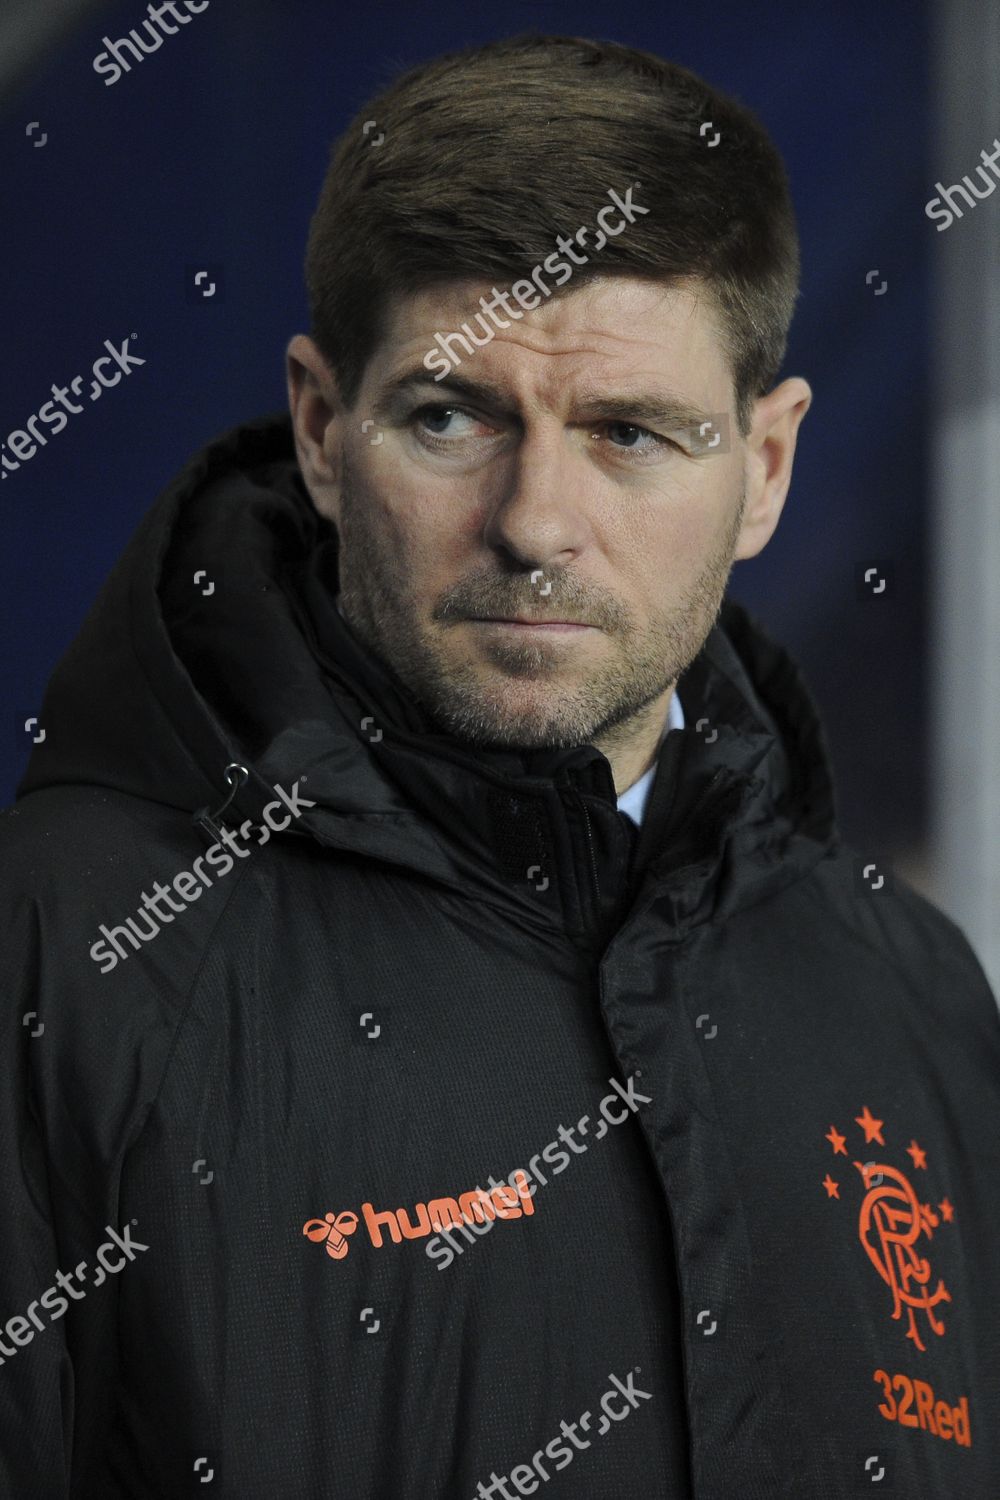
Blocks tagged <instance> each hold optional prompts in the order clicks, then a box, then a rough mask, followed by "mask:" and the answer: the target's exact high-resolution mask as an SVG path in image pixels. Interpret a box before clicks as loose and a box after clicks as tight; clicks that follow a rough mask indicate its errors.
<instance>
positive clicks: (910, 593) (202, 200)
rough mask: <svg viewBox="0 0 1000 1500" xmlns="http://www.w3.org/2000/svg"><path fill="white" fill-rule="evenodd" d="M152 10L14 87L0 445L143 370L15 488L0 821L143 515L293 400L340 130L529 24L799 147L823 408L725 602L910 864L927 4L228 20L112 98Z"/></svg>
mask: <svg viewBox="0 0 1000 1500" xmlns="http://www.w3.org/2000/svg"><path fill="white" fill-rule="evenodd" d="M10 3H11V4H12V5H13V3H14V0H10ZM72 9H73V7H72V6H71V5H69V4H68V3H67V6H66V13H67V15H68V14H69V12H71V11H72ZM34 15H35V22H34V24H35V25H36V27H37V28H38V29H39V31H40V30H41V29H42V28H41V21H40V18H39V16H38V11H37V7H36V9H35V11H34ZM145 15H146V12H145V8H144V6H143V5H141V4H139V3H125V4H114V5H95V4H91V5H84V6H83V7H82V8H81V10H80V13H79V15H78V16H77V17H76V18H75V22H74V25H73V26H71V27H65V26H64V27H63V28H62V29H61V30H60V31H59V33H58V34H57V35H56V36H55V37H54V38H52V39H50V40H48V42H47V45H46V47H45V49H44V52H42V51H41V49H40V48H39V49H38V50H37V51H36V50H35V49H34V47H33V46H31V45H28V46H26V47H25V49H24V52H23V55H22V54H21V53H18V54H17V56H16V58H15V63H16V64H17V66H14V67H13V68H12V69H11V71H12V72H13V73H14V77H13V78H11V77H10V76H8V78H7V81H6V84H5V86H4V91H3V97H2V110H3V115H2V124H3V129H2V132H0V139H2V146H0V150H2V172H3V182H4V186H5V193H4V198H5V204H4V227H5V233H4V250H5V271H6V274H5V276H4V283H3V291H2V296H3V299H4V307H3V328H4V344H5V358H4V360H3V367H2V376H0V379H2V393H0V394H2V401H0V428H2V429H3V435H4V436H5V435H6V433H8V432H10V431H11V430H12V429H15V428H18V427H20V426H21V425H22V424H23V422H24V420H25V419H26V418H27V416H28V415H29V414H30V413H31V412H34V411H37V410H38V408H39V406H40V405H41V404H42V403H43V402H44V401H45V400H46V399H47V398H48V396H49V393H50V387H51V385H52V383H53V382H56V383H58V384H62V385H65V384H66V383H68V381H69V380H70V379H71V378H72V376H73V375H74V374H76V373H77V372H78V371H82V370H84V369H87V370H89V368H90V366H91V364H92V363H93V361H94V360H95V359H96V358H97V356H98V355H99V354H100V353H101V352H102V345H103V342H104V340H105V339H109V340H111V341H112V342H113V343H114V344H115V345H116V346H117V345H120V344H121V343H122V342H123V341H124V340H125V339H126V338H128V336H129V335H130V334H132V333H135V334H136V335H137V336H136V338H135V339H134V340H133V341H132V343H131V344H130V349H131V351H132V352H133V353H134V354H136V355H138V356H139V357H141V358H144V359H145V360H146V364H145V365H144V366H143V367H142V368H141V369H137V370H135V371H134V372H133V373H132V374H131V375H130V376H129V378H128V379H127V380H124V379H123V380H122V382H121V384H120V385H119V386H118V387H116V388H115V389H114V390H110V391H107V392H106V393H105V394H104V395H103V396H102V397H101V399H100V400H99V401H98V402H96V403H94V404H91V403H90V402H87V403H86V405H85V409H84V411H83V412H82V413H81V414H80V415H78V416H75V417H73V418H71V419H70V422H69V425H68V426H67V427H66V428H65V429H64V430H63V431H62V432H61V433H59V434H58V436H55V437H52V438H51V439H50V441H49V443H48V445H47V446H46V447H45V448H41V449H39V451H38V452H37V453H36V455H35V456H34V457H33V458H32V459H31V460H30V461H29V462H26V463H25V464H24V465H23V466H22V468H21V469H20V470H19V471H18V472H17V473H11V474H9V475H8V476H7V477H6V479H5V480H4V482H3V484H2V488H0V506H2V513H3V523H4V540H5V545H4V548H3V564H2V566H3V588H2V608H3V622H2V623H3V640H4V642H5V674H4V681H5V690H4V703H5V711H6V714H7V717H8V721H9V724H10V732H9V734H7V735H5V736H3V737H2V739H0V792H2V793H3V797H2V800H3V802H4V803H5V804H6V803H8V802H10V801H11V800H12V799H13V794H14V787H15V784H16V782H17V781H18V779H19V777H20V775H21V774H22V771H23V769H24V766H25V764H26V761H27V754H28V744H29V738H28V735H27V734H26V733H25V731H24V721H25V719H26V718H28V717H29V716H31V715H33V714H37V712H38V707H39V704H40V703H41V699H42V693H43V689H44V686H45V683H46V680H47V678H48V675H49V673H50V671H51V669H52V667H53V666H54V664H55V662H56V660H57V659H58V657H59V656H60V654H61V653H62V651H63V650H64V648H65V647H66V645H67V644H68V643H69V641H70V640H71V639H72V637H73V635H74V634H75V632H76V630H77V628H78V626H79V624H80V622H81V620H82V618H83V615H84V613H85V612H86V610H87V608H88V606H89V605H90V603H91V601H92V599H93V597H94V595H95V593H96V592H97V589H98V587H99V585H100V584H101V582H102V580H103V579H104V577H105V576H106V574H107V573H108V571H109V569H110V568H111V566H112V564H113V562H114V561H115V559H116V558H117V556H118V555H119V553H120V552H121V550H122V548H123V546H124V544H125V542H126V540H127V539H128V537H129V536H130V534H131V533H132V531H133V529H134V528H135V526H136V525H137V523H138V521H139V519H140V517H141V516H142V515H143V514H144V512H145V511H146V510H147V509H148V508H149V506H150V505H151V504H152V503H153V501H154V499H155V498H156V496H157V494H158V493H159V492H160V490H161V489H162V488H163V487H164V486H165V485H166V483H167V482H168V481H169V479H170V478H171V477H172V475H173V474H174V473H175V472H176V471H177V470H178V469H179V468H180V467H181V466H182V464H183V463H184V462H185V461H186V459H187V458H188V456H189V455H190V454H191V453H193V452H194V451H195V450H196V449H197V448H198V447H200V446H201V445H202V444H204V443H205V442H206V441H207V440H208V439H210V438H211V437H213V436H215V435H216V434H217V433H219V432H221V431H222V430H223V429H225V428H226V427H228V426H230V425H231V424H233V423H236V422H238V421H241V420H244V419H246V418H249V417H251V416H255V415H257V414H259V413H262V412H265V411H268V410H272V409H274V408H277V407H279V406H282V405H283V404H284V403H285V399H286V398H285V388H284V374H283V353H284V348H285V345H286V343H287V340H288V338H289V337H290V335H291V334H292V333H294V332H297V331H300V330H307V328H308V321H307V314H306V301H305V293H304V287H303V277H302V260H303V254H304V247H305V237H306V231H307V226H308V221H309V217H310V215H311V213H312V210H313V206H314V203H315V199H316V196H317V194H318V191H319V187H320V183H321V181H322V178H323V174H324V171H325V168H326V163H327V157H328V152H329V146H330V143H331V141H332V140H333V138H334V137H335V136H336V135H337V134H338V133H339V131H340V130H341V129H342V128H343V126H344V125H345V123H346V122H347V120H348V119H349V117H350V116H351V115H352V114H353V113H354V111H355V110H356V109H357V108H358V107H359V106H360V105H361V104H362V103H363V101H364V100H365V99H366V98H367V97H368V96H369V95H370V93H371V92H372V91H373V90H374V89H375V88H376V87H378V86H380V85H382V84H383V83H385V82H386V81H387V80H388V79H389V78H390V77H391V76H393V75H394V74H395V73H396V72H397V71H398V70H399V69H401V68H402V67H404V66H409V65H411V64H412V63H414V62H417V61H419V60H421V59H423V58H426V57H429V56H432V55H434V54H436V53H438V52H441V51H446V50H449V49H453V48H455V47H457V46H461V45H465V44H467V43H470V42H474V41H477V40H486V39H488V38H490V37H494V36H501V35H507V34H511V33H514V32H517V31H523V30H526V29H529V28H531V29H538V30H543V31H546V32H557V33H570V34H574V35H584V36H598V37H600V36H604V37H612V38H614V39H616V40H618V41H621V42H625V43H630V44H633V45H636V46H639V47H642V48H645V49H649V50H652V51H655V52H658V53H661V54H662V55H663V56H666V57H669V58H671V59H674V60H676V61H678V62H681V63H683V64H685V65H686V66H688V67H690V68H693V69H694V70H695V71H696V72H699V73H701V74H703V75H704V77H705V78H706V79H707V80H709V81H710V82H711V83H712V84H714V85H716V86H718V87H721V88H722V89H724V90H725V91H727V92H729V93H731V94H734V95H735V96H737V97H738V98H739V99H740V100H741V101H742V102H744V103H745V104H747V105H749V106H750V107H751V108H752V109H753V110H754V111H755V112H756V113H757V114H758V115H759V117H760V118H761V119H762V121H763V122H764V124H765V126H766V127H767V129H768V130H769V132H770V133H771V135H772V137H773V139H774V141H775V143H776V144H777V146H778V148H779V150H780V151H781V153H782V154H783V156H784V159H785V161H786V163H787V167H788V171H789V174H790V178H791V185H792V193H793V197H794V201H795V205H796V210H797V214H798V221H799V229H800V235H801V246H802V263H803V280H802V295H801V299H800V303H799V308H798V312H797V314H796V317H795V320H794V323H793V326H792V335H791V343H790V349H789V355H788V359H787V363H786V366H785V371H784V373H785V374H798V375H802V376H804V377H805V378H806V379H807V380H808V381H809V383H810V384H811V386H812V388H813V392H814V402H813V407H812V410H811V411H810V413H809V415H808V416H807V418H806V420H805V423H804V425H803V427H802V429H801V432H800V439H799V449H798V454H797V458H796V465H795V473H794V477H793V482H792V489H791V493H790V495H789V499H788V502H787V504H786V508H785V513H784V516H783V518H782V521H781V523H780V526H779V529H778V531H777V533H776V535H775V537H774V539H773V540H772V542H771V543H770V545H769V546H768V548H767V549H766V550H765V551H764V553H763V554H762V555H761V556H760V557H759V558H758V559H755V560H753V561H751V562H747V563H740V564H738V565H737V567H736V569H735V572H734V575H733V581H732V584H731V593H732V594H733V595H734V596H735V597H736V598H738V599H740V600H741V601H743V602H744V603H746V604H747V605H748V606H749V607H750V609H751V610H752V611H753V612H754V613H755V614H756V615H757V616H758V617H759V618H760V620H761V621H762V622H763V623H764V624H765V626H766V627H768V628H769V629H770V630H771V631H772V633H773V634H774V635H775V636H776V637H777V638H778V639H779V640H780V641H782V642H783V643H784V644H785V645H786V646H787V647H788V648H789V649H790V650H791V651H792V653H793V655H794V656H796V658H797V659H798V660H799V662H800V664H801V665H802V667H803V670H804V673H805V677H806V681H807V683H808V685H809V686H810V688H811V689H812V691H813V694H814V696H815V697H816V699H817V701H818V704H819V707H820V712H821V715H822V717H823V719H824V722H825V724H826V729H827V734H828V737H829V740H830V744H831V748H832V751H833V757H834V766H835V771H836V774H837V783H838V788H839V803H840V820H841V827H842V830H843V832H844V833H845V835H846V836H847V837H848V838H849V839H850V840H851V841H852V842H854V843H856V844H858V845H859V846H861V847H863V848H865V849H877V850H885V851H889V852H891V853H893V854H894V855H895V856H896V857H897V858H898V859H899V860H900V862H901V864H902V866H903V867H907V866H912V867H913V869H914V870H915V871H916V870H917V869H918V867H919V863H920V860H921V858H922V857H923V856H922V851H923V849H924V845H925V841H926V836H927V758H928V735H927V718H928V714H927V680H928V672H927V666H928V662H927V608H926V601H927V577H926V574H927V556H926V554H927V546H926V540H925V533H926V520H927V507H928V477H927V476H928V446H927V445H928V441H929V435H930V434H929V411H928V390H927V371H928V361H929V347H930V337H929V330H928V301H929V284H928V283H929V276H930V268H929V255H930V247H931V243H932V240H933V237H934V236H933V232H931V234H930V235H928V234H927V233H926V232H925V226H926V220H925V219H924V217H923V205H924V202H925V201H926V199H927V198H928V197H929V196H930V193H931V191H932V189H931V186H930V185H931V183H932V182H933V180H934V176H935V175H936V169H935V168H933V167H932V166H931V165H930V164H929V162H928V150H927V142H926V140H925V135H924V130H925V121H926V120H927V118H928V113H929V110H928V91H929V87H930V85H929V82H928V74H927V62H928V51H929V42H928V36H927V29H926V21H927V17H926V14H925V11H924V7H923V4H922V3H921V0H880V3H879V4H878V5H877V6H872V5H870V4H867V3H865V4H861V3H853V0H852V3H847V4H840V5H838V6H835V7H834V6H828V5H816V6H791V7H786V6H777V5H775V6H774V7H773V8H772V10H771V13H770V15H768V14H767V12H766V11H765V12H764V13H763V14H762V12H761V9H760V7H756V6H755V7H748V6H746V5H745V3H742V0H741V3H716V4H714V5H712V6H711V7H692V6H690V5H688V4H687V3H684V4H681V3H674V0H663V3H661V4H658V5H657V6H656V7H655V8H651V7H649V6H648V4H647V3H645V0H642V3H635V0H619V3H618V4H617V5H615V6H614V7H613V8H612V9H609V8H608V7H606V6H605V5H597V4H593V3H587V0H523V3H517V0H510V3H508V4H507V5H506V6H503V7H496V8H494V7H485V6H482V7H470V6H468V5H467V4H461V5H459V4H455V3H448V0H446V3H441V4H435V5H433V6H430V5H428V6H426V7H422V8H414V7H413V6H412V5H410V4H406V5H404V4H400V3H397V0H391V3H390V0H385V3H381V4H375V5H371V6H369V7H364V8H362V7H358V8H342V7H332V6H326V5H320V4H316V3H305V0H281V3H277V0H273V3H271V0H239V3H238V4H237V3H236V0H233V3H230V4H227V3H224V0H211V4H210V5H209V6H208V8H207V9H206V10H205V11H204V13H203V14H200V15H198V16H196V17H194V18H193V20H192V21H191V23H190V24H189V25H187V26H185V27H184V28H183V29H182V30H181V31H180V32H179V33H178V34H177V35H176V36H173V37H170V38H168V39H167V40H166V41H165V42H164V44H163V46H162V47H161V48H160V49H159V50H158V51H157V52H155V53H153V54H152V55H150V56H148V57H146V58H145V59H144V60H143V62H142V63H141V64H135V65H133V68H132V71H131V72H130V73H129V74H127V75H125V76H124V77H122V78H121V79H120V80H119V81H118V82H117V83H115V84H114V86H112V87H107V86H106V85H105V83H104V81H103V79H102V78H101V77H100V76H99V75H98V74H97V73H95V71H94V70H93V66H92V64H93V59H94V57H95V56H96V54H97V53H99V52H100V51H102V50H103V47H104V42H103V41H102V37H104V36H105V35H107V36H110V37H112V38H115V37H121V36H125V35H126V34H127V32H128V30H129V29H130V28H131V27H133V26H138V25H140V24H141V22H142V20H143V19H144V17H145ZM32 40H33V38H32V37H31V36H30V35H28V37H27V41H28V43H31V42H32ZM34 40H35V41H36V42H37V38H35V39H34ZM33 52H34V55H32V54H33ZM33 121H36V122H38V125H39V129H37V130H36V131H35V132H33V134H32V135H30V136H29V135H28V134H26V130H27V126H28V125H29V124H30V122H33ZM42 133H44V134H45V136H46V140H45V144H44V146H36V145H34V144H33V142H34V140H36V139H40V137H41V134H42ZM953 233H955V231H953ZM200 266H205V267H210V268H212V271H211V274H212V276H213V279H216V280H217V282H218V292H217V295H216V296H215V297H213V298H212V299H211V300H209V299H203V300H201V301H193V300H191V299H190V296H189V284H190V276H191V270H192V268H193V267H200ZM873 271H877V272H878V276H877V277H870V275H869V273H871V272H873ZM883 283H884V285H885V290H884V291H882V292H881V294H880V295H876V292H877V290H878V288H879V287H880V286H881V285H882V284H883ZM872 560H876V561H878V562H879V563H880V564H881V563H888V564H889V565H890V566H891V569H892V588H891V591H890V592H888V593H887V595H886V596H885V597H882V598H879V599H876V600H868V601H864V600H862V599H860V598H859V597H858V591H857V580H858V576H859V569H861V568H863V566H864V565H865V564H866V563H868V562H870V561H872Z"/></svg>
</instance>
